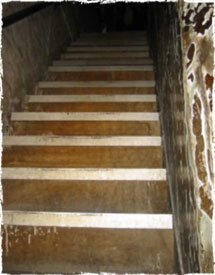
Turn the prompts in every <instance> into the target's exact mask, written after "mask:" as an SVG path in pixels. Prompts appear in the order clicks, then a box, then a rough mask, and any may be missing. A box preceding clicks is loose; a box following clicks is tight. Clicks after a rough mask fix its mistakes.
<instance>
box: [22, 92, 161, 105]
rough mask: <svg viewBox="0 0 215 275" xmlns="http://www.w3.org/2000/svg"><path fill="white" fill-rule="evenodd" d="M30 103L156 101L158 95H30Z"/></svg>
mask: <svg viewBox="0 0 215 275" xmlns="http://www.w3.org/2000/svg"><path fill="white" fill-rule="evenodd" d="M26 99H27V101H28V102H29V103H49V102H53V103H71V102H74V103H75V102H122V103H123V102H138V103H139V102H141V103H142V102H156V95H131V94H130V95H127V94H126V95H117V94H107V95H97V94H96V95H93V94H90V95H30V96H27V97H26Z"/></svg>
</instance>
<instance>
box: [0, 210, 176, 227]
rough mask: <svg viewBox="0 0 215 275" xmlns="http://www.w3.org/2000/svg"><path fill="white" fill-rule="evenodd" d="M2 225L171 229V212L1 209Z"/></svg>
mask: <svg viewBox="0 0 215 275" xmlns="http://www.w3.org/2000/svg"><path fill="white" fill-rule="evenodd" d="M3 224H4V225H21V226H26V225H27V226H54V227H68V228H70V227H72V228H76V227H78V228H79V227H82V228H114V229H115V228H130V229H133V228H134V229H137V228H138V229H172V215H171V214H136V213H132V214H121V213H120V214H115V213H114V214H113V213H67V212H36V211H34V212H30V211H14V210H4V211H3Z"/></svg>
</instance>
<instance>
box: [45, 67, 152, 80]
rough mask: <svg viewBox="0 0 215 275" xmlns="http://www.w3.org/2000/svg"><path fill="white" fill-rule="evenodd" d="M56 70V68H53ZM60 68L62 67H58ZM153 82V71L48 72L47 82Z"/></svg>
mask: <svg viewBox="0 0 215 275" xmlns="http://www.w3.org/2000/svg"><path fill="white" fill-rule="evenodd" d="M55 68H57V66H56V67H55ZM60 68H62V67H60ZM64 68H66V66H64ZM143 79H144V80H154V72H153V71H116V70H115V71H99V68H98V69H97V71H83V72H82V71H77V72H75V71H74V72H73V71H66V70H65V71H57V70H56V71H55V72H54V71H53V72H52V71H49V72H48V74H47V80H49V81H50V80H51V81H53V80H54V81H95V80H96V81H116V80H117V81H128V80H129V81H138V80H139V81H140V80H143Z"/></svg>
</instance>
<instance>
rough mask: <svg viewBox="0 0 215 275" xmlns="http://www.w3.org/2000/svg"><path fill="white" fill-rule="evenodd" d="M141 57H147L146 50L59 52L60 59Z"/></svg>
mask: <svg viewBox="0 0 215 275" xmlns="http://www.w3.org/2000/svg"><path fill="white" fill-rule="evenodd" d="M115 57H116V58H134V57H135V58H137V57H139V58H142V57H149V53H148V52H146V51H145V52H143V51H140V52H137V51H133V52H121V51H119V52H94V53H69V52H66V53H62V54H61V59H73V58H75V59H77V58H78V59H79V58H81V59H85V58H95V59H96V58H115Z"/></svg>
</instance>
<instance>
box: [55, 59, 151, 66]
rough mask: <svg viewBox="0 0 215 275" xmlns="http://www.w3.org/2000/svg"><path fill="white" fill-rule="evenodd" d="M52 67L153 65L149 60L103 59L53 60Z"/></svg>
mask: <svg viewBox="0 0 215 275" xmlns="http://www.w3.org/2000/svg"><path fill="white" fill-rule="evenodd" d="M53 65H54V66H74V65H76V66H77V65H79V66H91V65H92V66H93V65H98V66H100V65H103V66H105V65H112V66H114V65H127V66H130V65H137V66H138V65H153V61H152V59H151V58H139V57H138V58H132V59H131V58H106V59H105V58H103V59H97V60H94V59H92V60H91V59H78V60H75V59H73V60H72V59H71V60H69V59H67V60H65V59H64V60H55V61H53Z"/></svg>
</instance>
